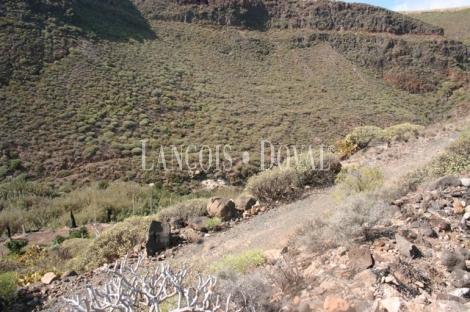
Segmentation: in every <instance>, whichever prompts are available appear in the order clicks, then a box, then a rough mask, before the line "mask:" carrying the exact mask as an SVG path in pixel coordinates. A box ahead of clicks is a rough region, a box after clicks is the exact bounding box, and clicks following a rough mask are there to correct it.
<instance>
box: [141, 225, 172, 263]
mask: <svg viewBox="0 0 470 312" xmlns="http://www.w3.org/2000/svg"><path fill="white" fill-rule="evenodd" d="M169 246H170V224H169V223H166V222H158V221H152V222H151V223H150V227H149V231H148V237H147V243H146V244H145V248H146V250H147V256H153V255H155V253H156V252H158V251H160V250H163V249H165V248H167V247H169Z"/></svg>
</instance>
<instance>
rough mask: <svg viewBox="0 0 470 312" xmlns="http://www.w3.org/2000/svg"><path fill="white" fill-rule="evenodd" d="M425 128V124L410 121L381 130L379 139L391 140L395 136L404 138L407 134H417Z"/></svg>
mask: <svg viewBox="0 0 470 312" xmlns="http://www.w3.org/2000/svg"><path fill="white" fill-rule="evenodd" d="M423 130H424V127H423V126H419V125H413V124H410V123H404V124H399V125H395V126H391V127H388V128H385V129H384V130H383V131H382V132H381V134H380V137H379V139H380V140H383V141H390V140H391V139H392V138H394V137H398V138H400V139H403V138H404V137H405V136H406V135H415V136H417V135H419V133H420V132H421V131H423Z"/></svg>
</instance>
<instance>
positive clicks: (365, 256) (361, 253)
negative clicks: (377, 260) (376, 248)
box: [348, 247, 374, 270]
mask: <svg viewBox="0 0 470 312" xmlns="http://www.w3.org/2000/svg"><path fill="white" fill-rule="evenodd" d="M348 258H349V265H350V266H351V267H353V268H356V269H360V270H365V269H367V268H370V267H372V266H373V265H374V259H373V258H372V255H371V254H370V250H369V248H358V247H356V248H352V249H351V250H350V251H349V252H348Z"/></svg>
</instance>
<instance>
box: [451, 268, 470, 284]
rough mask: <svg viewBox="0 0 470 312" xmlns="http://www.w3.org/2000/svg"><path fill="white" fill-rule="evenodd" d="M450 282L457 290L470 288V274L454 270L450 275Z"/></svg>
mask: <svg viewBox="0 0 470 312" xmlns="http://www.w3.org/2000/svg"><path fill="white" fill-rule="evenodd" d="M450 282H451V283H452V285H454V287H457V288H467V287H470V273H468V272H467V271H464V270H462V269H456V270H454V271H452V273H451V274H450Z"/></svg>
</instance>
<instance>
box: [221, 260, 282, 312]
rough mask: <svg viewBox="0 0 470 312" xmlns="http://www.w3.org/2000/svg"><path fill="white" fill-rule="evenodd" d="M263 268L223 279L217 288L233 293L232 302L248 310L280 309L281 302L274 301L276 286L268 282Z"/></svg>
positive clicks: (223, 292)
mask: <svg viewBox="0 0 470 312" xmlns="http://www.w3.org/2000/svg"><path fill="white" fill-rule="evenodd" d="M260 271H261V270H260V269H258V270H255V271H254V272H250V274H247V275H240V276H239V277H238V278H237V279H235V280H221V281H219V283H218V284H217V290H218V291H219V292H220V293H221V294H231V295H232V297H231V298H232V302H233V303H234V304H235V305H236V306H239V307H244V308H245V309H246V311H279V310H280V309H281V306H280V303H279V302H273V300H271V299H272V297H273V295H274V294H275V290H276V289H275V288H274V287H272V286H270V285H269V284H268V282H267V281H268V279H266V278H265V276H264V274H262V273H261V272H260Z"/></svg>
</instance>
